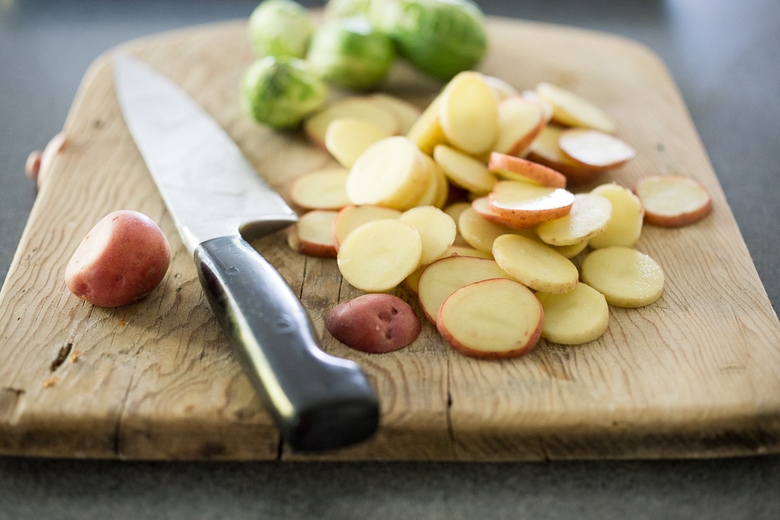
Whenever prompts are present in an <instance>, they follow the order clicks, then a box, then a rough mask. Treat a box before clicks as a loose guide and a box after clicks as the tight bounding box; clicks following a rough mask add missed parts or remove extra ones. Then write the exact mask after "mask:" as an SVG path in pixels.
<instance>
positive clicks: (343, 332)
mask: <svg viewBox="0 0 780 520" xmlns="http://www.w3.org/2000/svg"><path fill="white" fill-rule="evenodd" d="M325 326H326V327H327V328H328V331H329V332H330V333H331V334H332V335H333V337H335V338H336V339H337V340H339V341H341V342H342V343H344V344H345V345H347V346H348V347H352V348H353V349H355V350H361V351H363V352H370V353H374V354H380V353H384V352H391V351H393V350H398V349H401V348H403V347H406V346H407V345H409V344H411V343H412V342H413V341H414V340H415V339H416V338H417V336H418V335H419V334H420V330H421V328H422V323H421V322H420V319H419V318H418V317H417V315H416V314H415V313H414V310H413V309H412V307H411V306H410V305H409V304H408V303H406V302H405V301H403V300H402V299H401V298H399V297H397V296H393V295H392V294H384V293H377V294H364V295H362V296H358V297H357V298H353V299H351V300H349V301H345V302H342V303H340V304H338V305H336V306H335V307H333V309H331V310H330V312H329V313H328V315H327V317H326V318H325Z"/></svg>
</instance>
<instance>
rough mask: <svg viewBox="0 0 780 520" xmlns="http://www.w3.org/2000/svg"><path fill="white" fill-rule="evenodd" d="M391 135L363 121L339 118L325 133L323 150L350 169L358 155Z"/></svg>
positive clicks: (354, 118) (355, 118) (369, 122)
mask: <svg viewBox="0 0 780 520" xmlns="http://www.w3.org/2000/svg"><path fill="white" fill-rule="evenodd" d="M391 135H392V134H391V133H390V132H388V131H387V130H385V129H384V128H381V127H379V126H377V125H376V124H374V123H372V122H371V121H367V120H365V119H359V118H357V117H340V118H338V119H334V120H333V121H332V122H331V123H330V124H329V125H328V128H327V130H326V131H325V149H326V150H328V152H330V154H331V155H332V156H333V158H334V159H336V160H337V161H338V162H339V164H340V165H342V166H343V167H345V168H352V166H353V165H354V164H355V161H356V160H357V158H358V157H360V154H362V153H363V152H364V151H366V149H367V148H368V147H369V146H371V145H372V144H374V143H376V142H377V141H381V140H382V139H385V138H387V137H390V136H391Z"/></svg>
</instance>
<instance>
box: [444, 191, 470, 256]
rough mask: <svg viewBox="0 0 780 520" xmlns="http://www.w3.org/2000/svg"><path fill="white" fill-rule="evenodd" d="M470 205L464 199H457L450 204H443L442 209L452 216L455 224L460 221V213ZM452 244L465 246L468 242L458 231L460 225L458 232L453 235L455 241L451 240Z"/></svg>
mask: <svg viewBox="0 0 780 520" xmlns="http://www.w3.org/2000/svg"><path fill="white" fill-rule="evenodd" d="M470 207H471V203H470V202H467V201H465V200H463V201H457V202H453V203H451V204H447V205H446V206H444V208H443V210H444V212H445V213H446V214H447V215H449V216H450V217H452V220H454V221H455V224H456V225H458V223H459V221H460V215H461V213H463V212H464V211H466V210H467V209H469V208H470ZM458 226H459V225H458ZM452 245H454V246H466V245H468V242H466V239H464V238H463V235H461V233H460V227H458V232H457V234H456V235H455V242H453V244H452Z"/></svg>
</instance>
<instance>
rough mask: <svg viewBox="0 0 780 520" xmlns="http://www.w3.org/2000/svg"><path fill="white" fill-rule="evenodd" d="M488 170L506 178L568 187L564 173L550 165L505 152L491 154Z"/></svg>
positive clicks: (553, 186)
mask: <svg viewBox="0 0 780 520" xmlns="http://www.w3.org/2000/svg"><path fill="white" fill-rule="evenodd" d="M488 170H490V171H491V172H492V173H493V174H495V175H497V176H498V177H501V178H502V179H505V180H515V181H523V182H530V183H532V184H537V185H539V186H548V187H550V188H565V187H566V176H565V175H564V174H562V173H560V172H558V171H556V170H553V169H552V168H550V167H549V166H545V165H543V164H539V163H535V162H533V161H529V160H527V159H522V158H520V157H514V156H512V155H507V154H503V153H498V152H493V153H491V154H490V159H489V160H488Z"/></svg>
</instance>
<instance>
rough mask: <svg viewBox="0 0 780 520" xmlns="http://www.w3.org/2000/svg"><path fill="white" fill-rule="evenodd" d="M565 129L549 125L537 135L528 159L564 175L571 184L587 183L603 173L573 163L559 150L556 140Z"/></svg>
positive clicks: (577, 162)
mask: <svg viewBox="0 0 780 520" xmlns="http://www.w3.org/2000/svg"><path fill="white" fill-rule="evenodd" d="M565 130H566V128H564V127H561V126H558V125H554V124H549V125H547V126H545V127H544V128H543V129H542V131H541V132H540V133H539V135H538V136H537V138H536V139H535V140H534V142H533V143H531V147H530V148H529V150H528V159H531V160H532V161H536V162H539V163H542V164H544V165H546V166H549V167H550V168H553V169H555V170H557V171H559V172H561V173H562V174H564V175H565V176H566V177H567V178H568V179H569V180H570V181H572V182H580V183H582V182H588V181H591V180H593V179H594V178H595V177H596V176H597V175H599V174H600V173H602V172H603V171H604V168H596V167H594V166H589V165H587V164H584V163H581V162H579V161H575V160H574V159H572V158H571V157H569V156H568V155H566V154H565V153H563V150H561V147H560V146H559V145H558V139H559V138H560V136H561V134H562V133H563V132H564V131H565Z"/></svg>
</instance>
